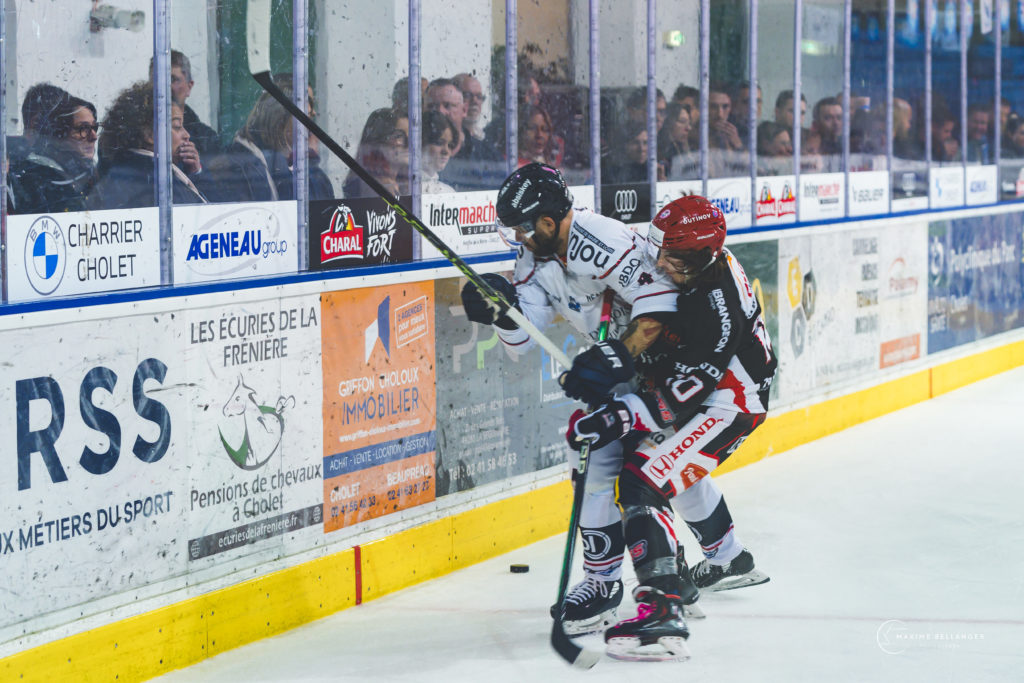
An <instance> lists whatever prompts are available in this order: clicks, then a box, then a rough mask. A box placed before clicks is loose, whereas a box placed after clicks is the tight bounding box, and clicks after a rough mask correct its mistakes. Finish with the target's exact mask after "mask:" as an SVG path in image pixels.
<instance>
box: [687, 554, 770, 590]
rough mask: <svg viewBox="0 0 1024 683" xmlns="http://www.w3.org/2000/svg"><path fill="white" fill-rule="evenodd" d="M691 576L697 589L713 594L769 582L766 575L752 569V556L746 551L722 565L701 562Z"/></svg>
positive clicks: (705, 561)
mask: <svg viewBox="0 0 1024 683" xmlns="http://www.w3.org/2000/svg"><path fill="white" fill-rule="evenodd" d="M691 574H692V576H693V582H694V583H695V584H697V587H698V588H700V589H701V590H705V589H706V590H710V591H715V592H718V591H727V590H732V589H734V588H746V587H747V586H757V585H760V584H762V583H768V581H769V577H768V575H767V574H765V573H764V572H760V571H758V570H756V569H754V556H753V555H751V554H750V552H749V551H747V550H744V551H743V552H741V553H740V554H739V555H737V556H736V557H735V558H733V560H732V562H727V563H725V564H724V565H717V564H711V563H710V562H708V561H707V560H701V561H700V562H698V563H697V565H696V566H694V568H693V569H692V570H691Z"/></svg>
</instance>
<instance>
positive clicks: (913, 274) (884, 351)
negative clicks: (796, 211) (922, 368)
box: [776, 223, 927, 401]
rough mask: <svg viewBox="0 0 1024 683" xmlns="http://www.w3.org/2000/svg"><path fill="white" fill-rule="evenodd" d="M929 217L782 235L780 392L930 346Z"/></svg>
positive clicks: (821, 387) (813, 389) (817, 388)
mask: <svg viewBox="0 0 1024 683" xmlns="http://www.w3.org/2000/svg"><path fill="white" fill-rule="evenodd" d="M925 233H926V227H925V224H924V223H913V224H910V225H907V226H905V227H900V228H899V229H893V230H882V229H878V228H873V229H867V230H865V229H850V230H842V231H837V232H829V233H822V234H818V235H810V236H799V237H792V238H785V239H780V240H779V292H780V294H779V338H778V343H777V344H776V351H777V353H778V356H779V368H780V371H779V382H780V384H781V386H780V389H779V390H780V394H781V396H782V397H783V398H784V399H785V400H788V401H792V400H799V398H800V397H801V396H807V395H808V394H812V395H813V394H814V393H820V392H824V391H826V390H827V389H828V388H829V387H830V386H833V385H836V384H838V383H842V382H846V381H851V380H854V379H858V380H859V379H864V378H866V377H868V376H870V375H871V374H872V373H874V372H877V371H879V370H881V369H883V368H886V367H891V366H893V365H897V364H899V363H902V362H907V361H910V360H914V359H916V358H918V357H920V356H921V355H923V354H925V353H926V349H925V345H924V340H925V333H924V330H925V328H924V319H925V313H926V309H927V292H926V289H925V287H924V282H925V273H926V268H927V263H926V260H925V256H924V248H925V247H924V245H925V241H926V235H925Z"/></svg>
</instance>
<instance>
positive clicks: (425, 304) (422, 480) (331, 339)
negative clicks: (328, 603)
mask: <svg viewBox="0 0 1024 683" xmlns="http://www.w3.org/2000/svg"><path fill="white" fill-rule="evenodd" d="M321 307H322V313H323V317H322V345H323V361H322V362H323V476H324V484H323V505H324V512H325V514H324V530H325V531H335V530H337V529H341V528H343V527H348V526H351V525H353V524H357V523H359V522H362V521H365V520H367V519H372V518H376V517H381V516H383V515H387V514H390V513H392V512H396V511H398V510H404V509H406V508H410V507H414V506H416V505H421V504H423V503H427V502H430V501H432V500H434V454H435V451H436V434H435V426H436V421H435V400H434V397H435V388H436V383H437V373H436V371H435V362H434V335H435V326H434V283H433V282H432V281H431V282H418V283H409V284H404V285H391V286H387V287H376V288H373V289H354V290H348V291H343V292H331V293H327V294H324V295H323V296H322V299H321Z"/></svg>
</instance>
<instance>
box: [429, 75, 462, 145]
mask: <svg viewBox="0 0 1024 683" xmlns="http://www.w3.org/2000/svg"><path fill="white" fill-rule="evenodd" d="M423 108H424V109H426V110H427V111H439V112H441V113H442V114H444V115H445V116H447V117H448V118H449V119H451V121H452V123H454V124H455V130H456V131H457V133H458V137H457V138H456V140H455V150H454V151H455V154H458V152H459V150H460V149H461V148H462V138H463V135H464V133H463V132H462V121H463V120H464V119H465V118H466V102H465V100H463V99H462V91H461V90H459V89H458V88H457V87H455V83H454V82H453V81H452V80H451V79H449V78H438V79H435V80H433V81H431V82H430V85H429V86H428V87H427V94H426V95H425V96H424V99H423Z"/></svg>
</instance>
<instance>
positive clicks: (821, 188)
mask: <svg viewBox="0 0 1024 683" xmlns="http://www.w3.org/2000/svg"><path fill="white" fill-rule="evenodd" d="M853 175H854V174H853V173H851V174H850V177H851V178H852V177H853ZM845 184H846V180H845V179H844V178H843V174H842V173H806V174H803V175H801V176H800V220H802V221H821V220H828V219H830V218H842V217H843V216H845V215H846V202H845V196H844V194H845V193H844V192H843V188H844V187H845ZM888 208H889V206H888V204H886V209H887V210H888Z"/></svg>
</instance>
